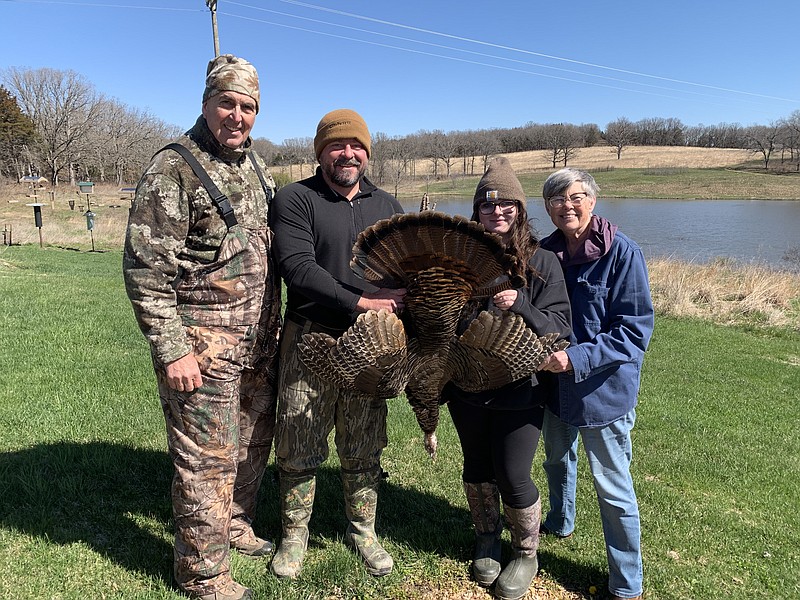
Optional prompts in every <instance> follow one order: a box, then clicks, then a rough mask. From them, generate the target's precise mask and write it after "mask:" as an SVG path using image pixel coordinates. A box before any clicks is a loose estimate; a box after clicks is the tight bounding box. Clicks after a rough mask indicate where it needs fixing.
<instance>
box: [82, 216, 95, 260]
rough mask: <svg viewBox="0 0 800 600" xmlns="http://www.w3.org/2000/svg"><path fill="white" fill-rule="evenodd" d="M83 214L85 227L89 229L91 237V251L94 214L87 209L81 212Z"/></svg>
mask: <svg viewBox="0 0 800 600" xmlns="http://www.w3.org/2000/svg"><path fill="white" fill-rule="evenodd" d="M83 216H84V217H86V229H88V230H89V235H90V236H91V238H92V252H94V217H95V214H94V213H93V212H92V211H91V210H88V209H87V211H86V212H85V213H83Z"/></svg>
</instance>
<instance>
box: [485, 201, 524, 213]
mask: <svg viewBox="0 0 800 600" xmlns="http://www.w3.org/2000/svg"><path fill="white" fill-rule="evenodd" d="M497 206H499V207H500V212H501V213H510V212H511V211H512V210H514V209H515V208H517V201H516V200H484V201H483V202H481V203H480V204H478V212H480V213H481V214H482V215H491V214H492V213H494V209H495V207H497Z"/></svg>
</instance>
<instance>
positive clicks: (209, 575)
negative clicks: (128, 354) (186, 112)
mask: <svg viewBox="0 0 800 600" xmlns="http://www.w3.org/2000/svg"><path fill="white" fill-rule="evenodd" d="M259 98H260V95H259V85H258V75H257V73H256V70H255V68H254V67H253V66H252V65H251V64H250V63H249V62H247V61H246V60H243V59H240V58H237V57H235V56H232V55H230V54H228V55H224V56H219V57H217V58H215V59H214V60H212V61H211V62H210V63H209V65H208V70H207V77H206V87H205V91H204V93H203V104H202V115H201V116H200V117H199V118H198V119H197V122H196V123H195V124H194V126H193V127H192V128H191V129H190V130H189V131H188V132H187V133H186V134H185V135H183V136H182V137H180V138H179V139H178V140H177V143H178V144H180V145H182V146H184V147H185V148H187V149H188V150H189V152H190V153H191V156H190V157H188V158H187V159H185V158H184V157H182V156H181V155H179V154H178V153H177V152H176V151H175V150H174V149H172V148H170V147H168V148H167V149H163V150H162V151H160V152H159V153H157V154H156V156H155V157H154V158H153V160H152V162H151V163H150V165H149V166H148V167H147V170H146V171H145V173H144V175H143V176H142V178H141V180H140V181H139V184H138V186H137V188H136V195H135V198H134V201H133V206H132V208H131V212H130V217H129V222H128V230H127V236H126V240H125V254H124V259H123V271H124V276H125V285H126V289H127V292H128V296H129V298H130V300H131V303H132V304H133V309H134V313H135V315H136V319H137V321H138V323H139V326H140V328H141V330H142V332H143V333H144V335H145V336H146V337H147V339H148V341H149V342H150V348H151V353H152V358H153V365H154V368H155V373H156V379H157V381H158V390H159V395H160V397H161V405H162V407H163V410H164V416H165V419H166V426H167V441H168V446H169V453H170V457H171V458H172V462H173V465H174V468H175V474H174V478H173V482H172V504H173V516H174V520H175V550H174V555H175V562H174V576H175V582H176V584H177V586H178V587H179V588H180V589H181V590H182V591H183V592H184V593H186V594H187V595H189V596H190V597H193V598H202V599H214V600H221V599H226V600H233V599H240V598H250V597H251V592H250V590H249V589H247V588H245V587H244V586H242V585H240V584H238V583H236V582H235V581H233V579H232V577H231V574H230V563H229V548H230V547H233V548H235V549H237V550H238V551H240V552H242V553H244V554H249V555H253V556H262V555H267V554H269V553H271V552H272V544H271V543H270V542H269V541H267V540H264V539H261V538H258V537H256V535H255V534H254V533H253V530H252V527H251V525H250V523H251V521H252V519H253V512H254V509H255V504H256V495H257V492H258V488H259V486H260V484H261V478H262V475H263V473H264V467H265V465H266V462H267V458H268V456H269V452H270V449H271V446H272V439H273V434H274V428H275V380H276V375H277V364H276V360H277V356H276V355H277V337H278V333H279V329H280V291H279V287H278V283H277V280H276V273H275V272H274V269H273V266H272V262H271V258H270V256H271V255H270V238H271V232H270V231H269V228H268V226H267V216H268V214H267V211H268V208H269V202H270V199H271V197H272V195H273V193H274V189H275V184H274V181H273V180H272V177H271V175H270V174H269V172H268V171H267V169H266V165H265V164H264V162H263V161H262V160H261V158H259V157H258V156H257V155H256V154H255V153H254V152H252V150H251V149H250V146H251V140H250V137H249V134H250V131H251V129H252V127H253V123H254V122H255V118H256V114H257V112H258V108H259ZM179 150H180V149H179ZM191 157H194V159H196V161H197V162H198V163H199V166H200V167H201V170H204V171H205V173H206V174H207V176H208V177H210V179H211V182H210V183H211V187H212V188H213V186H214V185H216V188H218V190H219V191H220V192H222V193H223V194H225V195H226V196H227V199H228V201H229V204H230V206H229V208H231V209H232V213H233V216H232V218H231V215H230V214H227V215H226V214H225V213H226V212H227V211H226V210H224V209H225V208H226V207H227V206H226V204H225V202H224V201H222V200H220V199H219V198H218V199H217V200H216V201H215V200H213V199H212V197H211V195H210V194H209V191H208V190H207V189H206V188H207V187H209V186H208V185H204V183H203V182H202V181H201V179H200V178H199V177H198V175H197V174H196V171H195V170H194V169H193V168H192V166H190V164H189V163H188V162H187V160H189V159H191Z"/></svg>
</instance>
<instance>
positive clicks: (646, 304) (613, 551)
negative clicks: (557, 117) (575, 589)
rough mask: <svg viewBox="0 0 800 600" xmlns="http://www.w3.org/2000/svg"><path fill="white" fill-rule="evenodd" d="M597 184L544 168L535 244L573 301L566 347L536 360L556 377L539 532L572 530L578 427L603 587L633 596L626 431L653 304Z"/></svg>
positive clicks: (635, 512) (635, 565) (635, 256)
mask: <svg viewBox="0 0 800 600" xmlns="http://www.w3.org/2000/svg"><path fill="white" fill-rule="evenodd" d="M599 191H600V190H599V188H598V186H597V183H596V182H595V180H594V178H593V177H592V176H591V175H590V174H588V173H586V172H584V171H579V170H577V169H571V168H566V169H561V170H560V171H557V172H555V173H553V174H551V175H550V176H549V177H548V178H547V180H546V181H545V183H544V188H543V190H542V196H543V197H544V202H545V208H546V210H547V214H548V215H550V218H551V219H552V221H553V224H554V225H555V226H556V227H557V228H558V230H557V231H554V232H553V233H552V234H551V235H549V236H548V237H546V238H545V239H543V240H542V242H541V245H542V247H543V248H547V249H548V250H551V251H553V252H555V254H556V256H557V257H558V259H559V261H560V262H561V267H562V269H563V270H564V277H565V279H566V282H567V289H568V290H569V295H570V301H571V303H572V338H571V340H570V342H571V344H570V346H569V347H568V348H567V349H566V350H564V351H560V352H556V353H555V354H553V355H552V356H551V357H550V358H549V359H548V361H547V362H546V363H545V365H544V366H543V369H544V370H547V371H551V372H554V373H558V374H559V376H558V393H557V394H553V395H552V396H551V398H550V399H549V400H548V405H547V410H546V411H545V416H544V425H543V428H542V437H543V441H544V448H545V455H546V459H545V463H544V468H545V472H546V473H547V481H548V487H549V496H550V510H549V512H548V513H547V517H546V519H545V521H544V523H543V525H542V532H543V533H552V534H554V535H556V536H558V537H561V538H564V537H568V536H570V535H571V534H572V531H573V529H574V527H575V487H576V477H577V465H578V455H577V450H578V435H579V434H580V437H581V439H582V440H583V446H584V450H585V451H586V454H587V456H588V458H589V467H590V470H591V472H592V476H593V478H594V487H595V491H596V493H597V500H598V503H599V505H600V516H601V519H602V523H603V535H604V536H605V543H606V554H607V557H608V567H609V581H608V588H609V592H610V593H611V594H612V597H613V598H614V599H622V598H640V597H641V595H642V554H641V546H640V525H639V506H638V504H637V502H636V494H635V492H634V490H633V480H632V478H631V473H630V463H631V456H632V452H631V429H632V428H633V424H634V421H635V419H636V409H635V407H636V402H637V396H638V392H639V380H640V375H641V368H642V359H643V358H644V352H645V350H646V349H647V345H648V343H649V341H650V336H651V334H652V332H653V303H652V300H651V297H650V287H649V283H648V277H647V267H646V265H645V261H644V257H643V256H642V251H641V249H640V248H639V246H637V245H636V243H635V242H633V241H632V240H630V239H629V238H628V237H626V236H625V235H624V234H622V233H621V232H620V231H618V229H617V226H616V225H613V224H612V223H610V222H608V221H607V220H605V219H604V218H602V217H599V216H597V215H594V214H593V211H594V208H595V205H596V203H597V194H598V193H599Z"/></svg>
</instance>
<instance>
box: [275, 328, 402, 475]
mask: <svg viewBox="0 0 800 600" xmlns="http://www.w3.org/2000/svg"><path fill="white" fill-rule="evenodd" d="M313 330H314V329H313V324H312V323H306V324H305V325H303V326H300V325H298V324H297V323H294V322H293V321H289V320H287V321H286V322H285V323H284V327H283V335H282V338H281V345H280V360H279V364H280V377H279V382H280V383H279V393H278V423H277V429H276V432H275V459H276V461H277V463H278V467H279V468H280V469H281V470H282V471H287V472H289V473H298V472H308V471H313V470H315V469H316V468H317V467H319V465H321V464H322V463H323V462H325V460H326V459H327V458H328V434H329V433H330V432H331V430H333V429H334V428H335V431H336V433H335V435H334V442H335V444H336V451H337V453H338V455H339V460H340V462H341V465H342V468H343V469H345V470H348V471H366V470H371V469H374V468H375V467H377V466H378V465H380V458H381V453H382V452H383V449H384V448H385V447H386V445H387V443H388V440H387V436H386V414H387V407H386V402H385V401H384V400H375V399H374V398H371V397H367V396H364V395H363V394H357V393H352V392H349V391H347V390H342V389H340V388H338V387H336V386H334V385H331V384H330V383H328V382H326V381H323V380H321V379H319V378H318V377H316V376H315V375H314V374H313V373H311V371H309V370H308V369H307V368H306V367H305V366H304V365H303V363H302V362H300V357H299V355H298V352H297V350H296V349H297V346H298V344H300V343H301V342H302V336H303V334H305V333H308V332H309V331H313Z"/></svg>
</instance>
